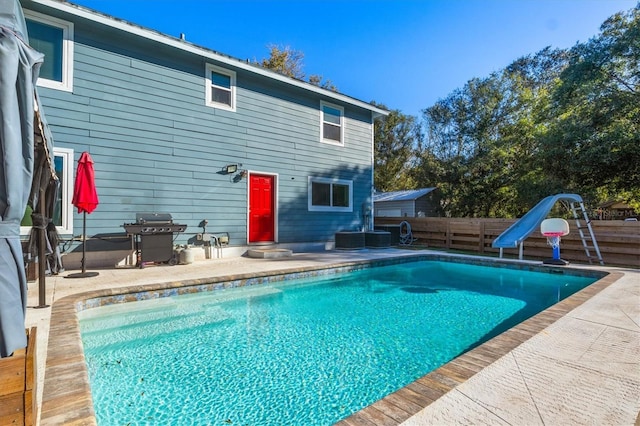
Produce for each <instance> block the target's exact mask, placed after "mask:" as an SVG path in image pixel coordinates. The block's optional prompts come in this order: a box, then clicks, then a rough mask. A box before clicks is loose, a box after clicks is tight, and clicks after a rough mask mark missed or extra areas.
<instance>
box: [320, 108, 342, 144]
mask: <svg viewBox="0 0 640 426" xmlns="http://www.w3.org/2000/svg"><path fill="white" fill-rule="evenodd" d="M320 121H321V123H320V132H321V135H320V140H321V141H322V142H325V143H330V144H333V145H344V108H342V107H341V106H337V105H332V104H328V103H326V102H320Z"/></svg>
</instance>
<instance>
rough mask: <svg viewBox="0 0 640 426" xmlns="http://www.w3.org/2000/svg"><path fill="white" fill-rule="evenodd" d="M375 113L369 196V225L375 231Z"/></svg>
mask: <svg viewBox="0 0 640 426" xmlns="http://www.w3.org/2000/svg"><path fill="white" fill-rule="evenodd" d="M374 122H375V113H374V112H373V111H371V189H370V194H369V211H370V212H371V214H370V215H369V224H368V228H369V229H368V230H370V231H373V227H374V223H375V221H374V220H373V216H374V215H375V211H374V210H373V207H374V206H373V192H374V176H375V175H374V170H373V169H374V167H375V149H376V145H375V124H374Z"/></svg>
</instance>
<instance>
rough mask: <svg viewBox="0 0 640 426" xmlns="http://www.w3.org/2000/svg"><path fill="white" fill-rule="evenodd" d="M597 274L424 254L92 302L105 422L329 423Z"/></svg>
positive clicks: (90, 326) (91, 345) (86, 338)
mask: <svg viewBox="0 0 640 426" xmlns="http://www.w3.org/2000/svg"><path fill="white" fill-rule="evenodd" d="M454 278H455V279H454ZM595 280H596V278H589V277H581V276H571V275H565V274H556V275H552V274H548V273H540V272H530V271H523V270H520V269H509V268H487V267H481V266H477V265H466V264H460V263H451V262H436V261H425V262H417V263H406V264H397V265H389V266H385V267H378V268H373V269H365V270H361V271H357V272H353V273H349V274H345V275H335V276H326V277H322V278H320V279H318V278H315V279H313V280H309V279H303V280H296V281H291V282H286V283H271V284H266V285H262V286H256V287H254V288H247V289H239V290H231V291H229V290H225V291H223V292H212V293H208V294H198V295H190V296H186V297H185V296H181V297H176V298H167V299H161V300H156V301H146V302H140V303H136V304H134V305H131V306H126V307H125V309H126V311H127V312H131V309H132V308H134V309H135V312H134V313H129V314H128V315H127V318H126V319H125V320H124V321H123V319H122V314H123V311H122V308H123V307H122V306H109V307H105V308H100V309H90V310H86V311H84V312H83V313H82V314H81V328H82V338H83V344H84V346H85V356H86V359H87V365H88V369H89V375H90V379H91V386H92V395H93V400H94V406H95V410H96V414H97V418H98V421H99V422H100V423H102V424H118V423H122V424H126V423H130V424H144V423H170V424H332V423H334V422H336V421H338V420H340V419H341V418H344V417H345V416H348V415H349V414H351V413H353V412H354V411H357V410H358V409H360V408H362V407H364V406H366V405H368V404H370V403H372V402H374V401H376V400H377V399H380V398H381V397H383V396H384V395H386V394H388V393H390V392H393V391H394V390H395V389H397V388H399V387H402V386H404V385H405V384H407V383H409V382H411V381H413V380H415V379H416V378H418V377H420V376H422V375H424V374H426V373H427V372H429V371H431V370H433V369H434V368H436V367H438V366H439V365H441V364H443V363H445V362H447V361H448V360H450V359H452V358H454V357H455V356H457V355H458V354H460V353H461V352H464V351H465V350H467V349H469V348H470V347H473V346H474V345H476V344H478V343H479V342H481V341H484V340H486V339H488V338H490V337H492V336H493V335H495V334H498V333H500V332H501V331H503V330H505V329H508V328H510V327H511V326H513V325H514V324H516V323H518V322H520V321H522V320H524V319H525V318H527V317H529V316H531V315H533V314H535V313H536V312H539V311H540V310H542V309H544V308H546V307H548V306H550V305H552V304H554V303H556V302H557V301H558V300H561V299H563V298H565V297H567V296H568V295H570V294H571V293H573V292H575V291H576V290H579V289H580V288H583V287H585V286H586V285H588V284H589V283H591V282H593V281H595ZM247 290H248V291H247ZM165 314H170V315H169V316H171V317H173V320H172V321H167V320H166V319H164V318H163V316H164V315H165ZM434 349H435V350H434ZM170 386H173V387H170ZM197 397H201V398H200V399H197ZM181 422H182V423H181Z"/></svg>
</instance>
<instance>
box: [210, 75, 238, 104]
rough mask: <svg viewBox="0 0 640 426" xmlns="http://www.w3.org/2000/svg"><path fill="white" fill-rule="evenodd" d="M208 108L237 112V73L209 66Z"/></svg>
mask: <svg viewBox="0 0 640 426" xmlns="http://www.w3.org/2000/svg"><path fill="white" fill-rule="evenodd" d="M206 85H207V90H206V93H207V106H210V107H214V108H222V109H227V110H230V111H235V110H236V73H235V72H233V71H229V70H225V69H224V68H220V67H216V66H214V65H209V64H207V78H206Z"/></svg>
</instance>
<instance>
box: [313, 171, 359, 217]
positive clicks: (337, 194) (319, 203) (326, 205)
mask: <svg viewBox="0 0 640 426" xmlns="http://www.w3.org/2000/svg"><path fill="white" fill-rule="evenodd" d="M308 193H309V211H316V212H317V211H327V212H329V211H331V212H351V211H353V181H350V180H343V179H330V178H318V177H311V176H309V188H308Z"/></svg>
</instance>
